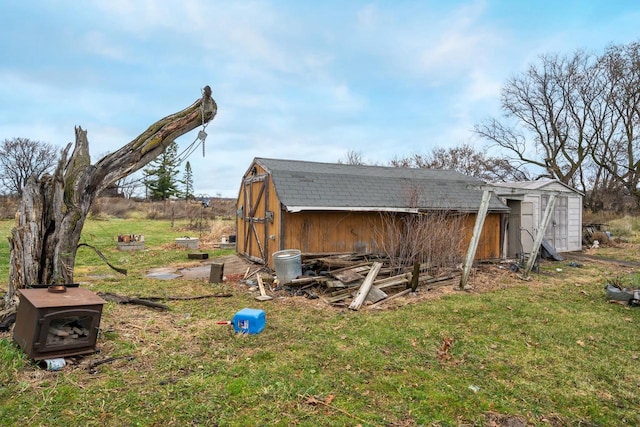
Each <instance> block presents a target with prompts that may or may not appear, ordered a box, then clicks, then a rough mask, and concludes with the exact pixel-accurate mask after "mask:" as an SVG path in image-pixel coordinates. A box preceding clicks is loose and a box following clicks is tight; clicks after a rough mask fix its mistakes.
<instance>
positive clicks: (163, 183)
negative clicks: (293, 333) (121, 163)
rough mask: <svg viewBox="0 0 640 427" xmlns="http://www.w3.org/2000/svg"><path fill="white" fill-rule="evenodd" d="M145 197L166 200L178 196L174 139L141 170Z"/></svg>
mask: <svg viewBox="0 0 640 427" xmlns="http://www.w3.org/2000/svg"><path fill="white" fill-rule="evenodd" d="M143 172H144V183H145V186H146V187H147V197H148V198H150V199H152V200H166V199H168V198H169V197H171V196H178V195H179V194H180V191H179V190H178V179H177V175H178V172H179V171H178V144H177V143H176V142H175V141H174V142H172V143H171V144H169V146H168V147H167V149H166V150H164V152H163V153H162V154H161V155H160V156H158V157H157V158H156V159H155V160H154V161H153V162H151V163H150V164H149V167H147V168H145V169H144V170H143Z"/></svg>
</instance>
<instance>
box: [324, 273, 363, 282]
mask: <svg viewBox="0 0 640 427" xmlns="http://www.w3.org/2000/svg"><path fill="white" fill-rule="evenodd" d="M330 274H331V276H333V277H335V278H336V279H338V280H340V281H341V282H342V283H353V282H357V281H358V280H362V279H363V277H362V275H361V274H359V273H357V272H355V271H353V270H344V271H341V272H340V273H335V272H333V273H330Z"/></svg>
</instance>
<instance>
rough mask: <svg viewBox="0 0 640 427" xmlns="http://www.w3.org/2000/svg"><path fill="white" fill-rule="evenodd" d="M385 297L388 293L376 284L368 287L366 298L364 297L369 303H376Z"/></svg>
mask: <svg viewBox="0 0 640 427" xmlns="http://www.w3.org/2000/svg"><path fill="white" fill-rule="evenodd" d="M387 297H388V295H387V294H386V293H385V292H384V291H383V290H382V289H380V288H378V287H376V286H372V287H371V289H369V293H368V294H367V298H365V301H369V302H370V303H376V302H378V301H380V300H383V299H385V298H387Z"/></svg>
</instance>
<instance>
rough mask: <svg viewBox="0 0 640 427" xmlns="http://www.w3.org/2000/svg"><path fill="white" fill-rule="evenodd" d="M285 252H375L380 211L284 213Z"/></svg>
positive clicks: (283, 242)
mask: <svg viewBox="0 0 640 427" xmlns="http://www.w3.org/2000/svg"><path fill="white" fill-rule="evenodd" d="M283 226H284V230H283V231H284V236H283V237H284V238H283V240H282V244H283V245H285V246H286V248H284V247H283V249H300V250H301V251H302V252H353V251H355V252H359V253H366V252H371V251H374V250H376V245H375V242H376V240H377V239H376V230H378V232H379V230H381V226H382V221H381V218H380V214H378V213H377V212H299V213H284V221H283Z"/></svg>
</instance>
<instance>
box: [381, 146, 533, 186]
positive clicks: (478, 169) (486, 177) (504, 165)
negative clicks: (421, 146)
mask: <svg viewBox="0 0 640 427" xmlns="http://www.w3.org/2000/svg"><path fill="white" fill-rule="evenodd" d="M389 164H390V165H391V166H395V167H408V168H423V169H451V170H455V171H458V172H460V173H463V174H465V175H467V176H473V177H476V178H479V179H481V180H483V181H487V182H493V181H503V182H504V181H521V180H525V179H528V171H527V170H526V169H525V168H524V167H522V165H519V164H516V163H514V162H511V161H509V159H507V158H503V157H493V156H489V155H487V154H486V152H484V151H477V150H475V149H474V148H473V147H472V146H471V145H470V144H462V145H459V146H456V147H451V148H448V149H445V148H434V149H433V150H432V151H431V153H427V154H418V153H414V154H412V155H411V156H408V157H403V158H397V157H396V158H394V159H393V160H391V161H390V162H389Z"/></svg>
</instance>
